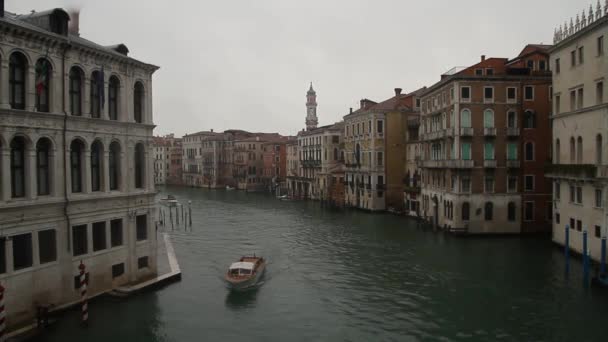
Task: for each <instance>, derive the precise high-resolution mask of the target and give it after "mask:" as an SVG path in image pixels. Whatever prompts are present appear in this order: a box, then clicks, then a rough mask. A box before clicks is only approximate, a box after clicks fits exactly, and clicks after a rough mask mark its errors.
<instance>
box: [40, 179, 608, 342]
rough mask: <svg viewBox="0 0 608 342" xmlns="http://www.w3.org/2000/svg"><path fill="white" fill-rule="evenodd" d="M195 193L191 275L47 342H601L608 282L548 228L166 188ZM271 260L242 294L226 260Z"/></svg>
mask: <svg viewBox="0 0 608 342" xmlns="http://www.w3.org/2000/svg"><path fill="white" fill-rule="evenodd" d="M161 190H162V191H163V195H165V194H166V193H171V194H173V195H175V196H176V197H177V198H178V199H179V200H180V201H187V200H191V201H192V208H193V227H192V231H184V229H183V227H182V228H180V229H179V230H177V229H176V230H175V231H173V232H171V236H172V240H173V244H174V247H175V250H176V254H177V256H178V259H179V263H180V266H181V269H182V272H183V279H182V281H181V282H179V283H175V284H171V285H169V286H166V287H164V288H162V289H159V290H158V291H156V292H149V293H145V294H142V295H138V296H136V297H133V298H130V299H129V300H127V301H122V302H112V301H105V300H104V301H96V302H93V303H91V305H90V306H89V312H90V314H89V315H90V325H89V327H88V328H86V329H85V328H82V327H80V326H79V324H78V313H77V312H70V313H68V314H66V315H65V316H63V317H62V319H61V320H60V321H59V322H58V323H57V324H56V325H55V326H54V327H53V328H52V330H51V331H50V332H49V333H48V334H46V335H45V336H44V337H42V338H40V340H41V341H80V342H81V341H88V342H94V341H104V342H106V341H417V340H426V341H496V340H504V341H532V340H534V341H541V340H544V341H560V340H563V341H567V340H574V339H576V340H579V341H599V340H605V339H606V336H607V335H608V328H607V327H608V326H607V325H606V321H607V319H608V292H605V291H600V290H597V289H594V288H591V289H585V288H584V287H583V286H582V275H581V274H582V270H581V266H580V264H581V263H580V260H576V259H574V260H572V266H571V273H570V276H569V277H568V278H566V277H565V275H564V258H563V255H562V253H561V251H560V250H558V249H557V248H555V247H554V246H553V245H552V244H551V242H550V240H549V238H547V237H543V238H540V237H533V238H530V237H528V238H520V237H497V238H458V237H453V236H449V235H444V234H443V233H438V232H433V231H432V230H430V229H428V228H424V227H420V226H419V225H418V223H417V222H416V221H414V220H410V219H407V218H404V217H398V216H393V215H388V214H371V213H365V212H360V211H351V210H348V211H336V210H330V209H327V208H322V207H321V206H320V205H319V204H318V203H314V202H285V201H279V200H276V199H275V198H273V197H272V196H270V195H265V194H253V193H244V192H237V191H231V192H226V191H213V190H211V191H210V190H200V189H190V188H166V189H161ZM254 252H255V253H256V254H258V255H263V256H265V257H266V258H268V259H269V265H268V269H267V274H266V277H265V282H264V284H263V285H262V286H260V287H259V288H258V289H257V290H254V291H250V292H246V293H230V292H229V291H228V290H227V289H226V288H225V286H224V284H223V282H222V275H223V273H224V271H225V269H226V267H227V266H228V265H229V264H230V263H231V262H232V261H234V260H235V259H237V258H238V257H240V256H241V255H242V254H249V253H254Z"/></svg>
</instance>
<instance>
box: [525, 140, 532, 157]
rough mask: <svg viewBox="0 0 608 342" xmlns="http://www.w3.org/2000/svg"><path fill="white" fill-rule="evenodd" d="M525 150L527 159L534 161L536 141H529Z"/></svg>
mask: <svg viewBox="0 0 608 342" xmlns="http://www.w3.org/2000/svg"><path fill="white" fill-rule="evenodd" d="M524 151H525V156H526V161H534V143H531V142H527V143H526V144H525V148H524Z"/></svg>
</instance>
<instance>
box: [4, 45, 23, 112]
mask: <svg viewBox="0 0 608 342" xmlns="http://www.w3.org/2000/svg"><path fill="white" fill-rule="evenodd" d="M26 71H27V59H26V58H25V56H23V55H22V54H21V53H19V52H15V53H13V54H12V55H11V57H10V60H9V72H8V77H9V79H8V82H9V87H8V93H9V94H8V96H9V102H10V105H11V108H13V109H25V93H26V91H25V80H26V78H25V76H26Z"/></svg>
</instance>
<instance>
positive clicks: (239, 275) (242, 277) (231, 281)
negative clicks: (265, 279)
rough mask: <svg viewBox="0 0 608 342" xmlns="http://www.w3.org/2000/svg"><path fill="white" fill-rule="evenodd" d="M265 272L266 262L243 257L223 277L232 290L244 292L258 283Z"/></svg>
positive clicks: (257, 258) (258, 258) (259, 258)
mask: <svg viewBox="0 0 608 342" xmlns="http://www.w3.org/2000/svg"><path fill="white" fill-rule="evenodd" d="M265 270H266V260H264V258H262V257H256V256H255V255H254V256H244V257H242V258H241V259H240V260H239V261H237V262H234V263H232V264H231V265H230V267H229V268H228V271H227V272H226V276H225V277H224V278H225V280H226V283H227V284H228V287H229V288H230V289H232V290H246V289H248V288H251V287H253V286H255V285H257V283H258V282H259V281H260V279H261V278H262V276H263V275H264V271H265Z"/></svg>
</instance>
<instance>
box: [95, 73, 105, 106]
mask: <svg viewBox="0 0 608 342" xmlns="http://www.w3.org/2000/svg"><path fill="white" fill-rule="evenodd" d="M104 80H105V76H104V73H103V65H102V66H101V71H100V72H98V73H97V99H98V100H99V104H100V106H101V109H103V105H104V102H105V101H106V93H105V87H104Z"/></svg>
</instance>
